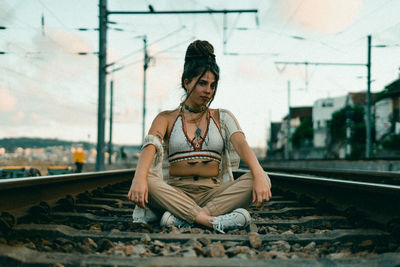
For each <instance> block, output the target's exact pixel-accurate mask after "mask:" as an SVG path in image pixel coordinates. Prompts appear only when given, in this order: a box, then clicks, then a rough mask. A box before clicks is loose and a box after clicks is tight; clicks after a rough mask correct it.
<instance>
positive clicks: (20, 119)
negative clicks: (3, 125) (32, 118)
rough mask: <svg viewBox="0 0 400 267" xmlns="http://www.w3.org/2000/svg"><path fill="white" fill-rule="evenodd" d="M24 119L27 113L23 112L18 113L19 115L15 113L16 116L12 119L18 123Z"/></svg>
mask: <svg viewBox="0 0 400 267" xmlns="http://www.w3.org/2000/svg"><path fill="white" fill-rule="evenodd" d="M24 118H25V113H24V112H22V111H18V112H17V113H15V114H14V115H13V116H12V118H11V119H12V121H14V122H16V123H18V122H21V121H22V120H23V119H24Z"/></svg>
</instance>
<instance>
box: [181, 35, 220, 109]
mask: <svg viewBox="0 0 400 267" xmlns="http://www.w3.org/2000/svg"><path fill="white" fill-rule="evenodd" d="M207 71H210V72H211V73H212V74H214V76H215V91H214V95H213V97H212V98H211V100H210V102H209V103H208V106H209V105H210V104H211V102H212V101H213V100H214V97H215V93H216V92H217V86H218V80H219V67H218V65H217V62H216V61H215V55H214V47H213V46H212V44H210V43H209V42H207V41H201V40H196V41H194V42H192V43H191V44H190V45H189V46H188V48H187V50H186V55H185V64H184V66H183V73H182V78H181V84H182V88H183V89H185V91H186V92H187V88H185V80H186V79H188V80H189V81H191V80H192V79H193V78H194V77H196V76H199V75H200V76H199V78H198V79H197V81H196V83H195V85H194V86H196V85H197V83H198V82H199V80H200V79H201V78H202V77H203V75H204V74H205V73H206V72H207ZM189 95H190V93H188V94H187V95H186V99H187V98H188V97H189ZM186 99H185V100H184V101H186ZM184 101H183V102H184Z"/></svg>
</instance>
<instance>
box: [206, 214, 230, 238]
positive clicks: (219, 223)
mask: <svg viewBox="0 0 400 267" xmlns="http://www.w3.org/2000/svg"><path fill="white" fill-rule="evenodd" d="M236 215H237V214H235V213H229V214H225V215H222V216H218V217H214V221H212V222H210V223H211V224H212V225H213V228H214V230H216V231H218V232H220V233H222V234H225V232H224V229H225V227H226V226H230V225H233V224H234V225H237V223H236V222H234V221H233V220H232V219H231V218H230V217H235V216H236ZM224 220H226V221H225V224H226V222H231V224H229V225H224V224H223V221H224ZM229 220H231V221H229ZM232 223H233V224H232Z"/></svg>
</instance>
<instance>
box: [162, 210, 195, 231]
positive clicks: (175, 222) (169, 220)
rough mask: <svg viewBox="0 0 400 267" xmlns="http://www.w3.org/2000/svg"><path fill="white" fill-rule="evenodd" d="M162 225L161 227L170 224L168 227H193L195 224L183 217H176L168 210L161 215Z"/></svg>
mask: <svg viewBox="0 0 400 267" xmlns="http://www.w3.org/2000/svg"><path fill="white" fill-rule="evenodd" d="M160 226H161V227H163V226H168V227H171V226H175V227H178V228H189V227H192V226H193V224H190V223H188V222H186V221H184V220H181V219H179V218H177V217H175V216H174V215H172V214H171V212H169V211H166V212H165V213H164V215H163V216H162V217H161V220H160Z"/></svg>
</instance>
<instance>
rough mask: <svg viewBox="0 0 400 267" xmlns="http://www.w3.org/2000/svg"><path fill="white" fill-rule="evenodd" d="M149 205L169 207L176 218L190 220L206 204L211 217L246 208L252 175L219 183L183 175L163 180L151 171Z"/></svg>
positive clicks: (248, 201) (251, 184) (191, 221)
mask: <svg viewBox="0 0 400 267" xmlns="http://www.w3.org/2000/svg"><path fill="white" fill-rule="evenodd" d="M147 181H148V190H149V206H150V208H153V209H157V210H160V209H161V210H168V211H169V212H171V213H172V214H174V215H175V216H177V217H178V218H181V219H183V220H185V221H187V222H189V223H193V222H194V220H195V219H196V216H197V214H198V213H199V212H200V210H201V209H202V208H203V207H206V208H207V209H208V210H209V211H210V214H211V216H218V215H221V214H225V213H228V212H231V211H232V210H234V209H236V208H247V207H248V206H249V204H250V203H251V200H252V192H253V191H252V190H253V176H252V174H251V173H250V172H248V173H246V174H244V175H242V176H240V177H239V178H238V179H236V180H234V181H232V182H228V183H225V184H221V183H220V181H219V180H218V179H217V178H215V177H198V176H185V177H176V176H172V177H170V178H169V180H168V183H165V182H164V181H163V180H162V178H161V177H159V176H157V175H155V174H154V173H151V172H150V173H149V175H148V179H147Z"/></svg>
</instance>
